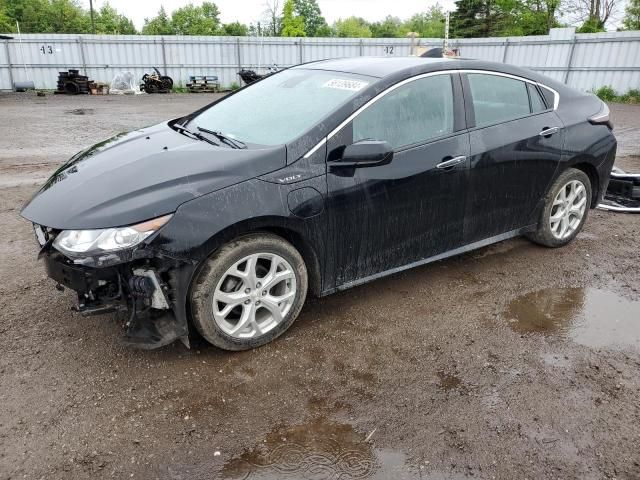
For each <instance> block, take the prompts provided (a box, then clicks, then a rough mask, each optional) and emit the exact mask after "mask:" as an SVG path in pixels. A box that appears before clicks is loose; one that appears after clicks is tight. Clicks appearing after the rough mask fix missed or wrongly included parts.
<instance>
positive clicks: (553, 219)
mask: <svg viewBox="0 0 640 480" xmlns="http://www.w3.org/2000/svg"><path fill="white" fill-rule="evenodd" d="M590 203H591V182H590V181H589V177H588V176H587V175H586V174H585V173H584V172H582V171H581V170H577V169H575V168H570V169H568V170H567V171H565V172H563V173H562V174H561V175H560V176H559V177H558V178H557V179H556V181H555V182H554V183H553V185H552V186H551V188H550V189H549V192H548V193H547V195H546V197H545V203H544V207H543V209H542V213H541V217H540V219H539V221H538V227H537V229H536V231H535V232H533V233H531V234H529V235H528V237H529V238H530V239H531V240H533V241H534V242H536V243H539V244H541V245H544V246H546V247H562V246H564V245H566V244H568V243H569V242H571V241H572V240H573V239H574V238H575V237H576V235H578V233H580V230H582V227H583V226H584V223H585V221H586V220H587V215H588V213H589V207H590Z"/></svg>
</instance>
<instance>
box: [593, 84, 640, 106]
mask: <svg viewBox="0 0 640 480" xmlns="http://www.w3.org/2000/svg"><path fill="white" fill-rule="evenodd" d="M593 93H595V94H596V95H597V96H598V97H599V98H600V100H602V101H604V102H614V103H634V104H637V103H640V90H639V89H637V88H633V89H631V90H629V91H628V92H627V93H623V94H622V95H618V94H617V93H616V91H615V90H614V89H613V88H612V87H610V86H608V85H605V86H604V87H600V88H598V89H597V90H595V91H594V92H593Z"/></svg>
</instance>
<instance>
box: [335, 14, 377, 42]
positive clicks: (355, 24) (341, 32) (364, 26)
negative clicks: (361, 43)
mask: <svg viewBox="0 0 640 480" xmlns="http://www.w3.org/2000/svg"><path fill="white" fill-rule="evenodd" d="M333 30H334V32H335V34H336V36H337V37H344V38H371V36H372V33H371V29H370V28H369V24H368V23H367V21H366V20H364V19H363V18H360V17H348V18H345V19H344V20H343V19H338V20H336V21H335V23H334V24H333Z"/></svg>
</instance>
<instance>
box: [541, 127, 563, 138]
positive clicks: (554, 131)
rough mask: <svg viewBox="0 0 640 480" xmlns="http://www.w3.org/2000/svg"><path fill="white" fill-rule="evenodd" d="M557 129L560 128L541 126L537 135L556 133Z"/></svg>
mask: <svg viewBox="0 0 640 480" xmlns="http://www.w3.org/2000/svg"><path fill="white" fill-rule="evenodd" d="M558 130H560V127H550V128H543V129H542V131H541V132H540V133H539V134H538V135H540V136H541V137H550V136H551V135H553V134H554V133H558Z"/></svg>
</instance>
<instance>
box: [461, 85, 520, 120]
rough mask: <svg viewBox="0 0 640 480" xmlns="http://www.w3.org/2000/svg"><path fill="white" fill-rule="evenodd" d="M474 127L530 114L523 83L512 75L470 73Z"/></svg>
mask: <svg viewBox="0 0 640 480" xmlns="http://www.w3.org/2000/svg"><path fill="white" fill-rule="evenodd" d="M467 77H468V78H469V85H470V87H471V95H472V96H473V109H474V111H475V116H476V126H477V127H486V126H487V125H495V124H496V123H502V122H506V121H509V120H513V119H514V118H519V117H522V116H524V115H528V114H529V113H531V111H530V109H529V94H528V92H527V84H526V83H525V82H522V81H520V80H515V79H513V78H507V77H500V76H498V75H487V74H483V73H470V74H468V75H467Z"/></svg>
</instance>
